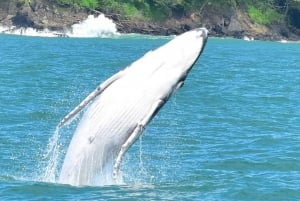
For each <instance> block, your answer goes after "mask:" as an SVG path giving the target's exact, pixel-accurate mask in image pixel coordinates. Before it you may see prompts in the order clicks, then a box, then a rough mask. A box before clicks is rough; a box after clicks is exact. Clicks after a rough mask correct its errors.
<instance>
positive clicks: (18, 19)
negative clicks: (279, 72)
mask: <svg viewBox="0 0 300 201" xmlns="http://www.w3.org/2000/svg"><path fill="white" fill-rule="evenodd" d="M58 2H59V1H58V0H48V1H46V0H12V1H6V0H0V25H2V26H5V27H9V28H15V27H32V28H35V29H49V30H53V31H60V32H62V33H63V32H64V30H66V29H68V28H69V27H70V26H71V25H72V24H75V23H78V22H80V21H82V20H84V19H86V18H87V16H88V15H90V14H94V15H98V14H99V13H104V14H105V15H106V16H107V17H108V18H111V19H112V20H113V21H114V22H115V24H116V25H117V29H118V31H119V32H121V33H142V34H153V35H172V34H180V33H182V32H184V31H187V30H190V29H193V28H195V27H200V26H204V27H206V28H207V29H208V30H209V32H210V35H211V36H218V37H235V38H243V37H249V38H254V39H260V40H282V39H285V40H300V3H299V2H298V1H293V2H291V3H290V4H282V8H281V10H278V9H277V10H276V12H275V11H274V12H273V10H270V9H269V8H267V7H261V8H257V7H254V6H253V5H249V4H247V5H246V4H245V3H242V2H243V1H229V3H228V2H227V3H222V4H221V3H215V2H217V1H203V3H202V4H199V5H198V7H195V8H190V9H186V8H185V7H184V5H186V4H180V3H178V4H172V6H173V7H171V8H169V7H167V8H165V9H164V10H162V9H161V10H159V9H160V8H159V7H158V8H157V11H155V12H156V13H153V12H154V10H155V8H152V10H151V9H149V10H150V11H149V12H152V13H151V16H150V15H149V14H148V15H146V14H144V13H145V12H144V13H142V12H140V11H139V10H138V9H137V11H135V10H134V9H131V12H130V13H129V14H128V13H126V10H125V11H124V10H122V8H121V6H119V7H112V6H108V5H107V4H105V5H104V4H103V5H101V4H100V2H101V1H98V3H99V4H97V5H90V6H87V5H81V4H75V3H73V4H71V3H67V1H65V2H64V3H62V2H63V1H61V2H60V3H58ZM73 2H74V1H73ZM139 2H144V4H145V1H139ZM181 2H184V1H181ZM199 2H200V1H199ZM224 2H225V1H224ZM232 2H234V4H233V3H232ZM126 5H127V4H126ZM145 5H146V4H145ZM156 6H157V5H156ZM251 6H252V7H251ZM258 6H261V5H258ZM287 6H289V7H287ZM133 8H134V6H133ZM251 9H252V10H251ZM268 9H269V10H268ZM141 10H142V8H141ZM159 12H161V13H159ZM259 12H261V13H259ZM263 12H270V13H271V14H270V17H269V18H270V19H267V20H269V21H263V20H264V19H266V17H261V16H259V14H261V15H262V14H264V13H263ZM272 12H273V13H272ZM153 16H154V17H153Z"/></svg>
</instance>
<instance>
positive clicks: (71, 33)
mask: <svg viewBox="0 0 300 201" xmlns="http://www.w3.org/2000/svg"><path fill="white" fill-rule="evenodd" d="M0 33H4V34H13V35H22V36H40V37H81V38H97V37H100V38H107V37H112V36H114V35H119V33H118V32H117V27H116V24H115V23H114V22H113V21H112V20H111V19H109V18H107V17H105V16H104V14H100V15H98V16H97V17H95V16H93V15H89V16H88V18H87V19H86V20H84V21H82V22H80V23H78V24H74V25H72V26H71V28H70V29H69V30H67V31H65V32H57V31H50V30H48V29H43V30H38V29H34V28H30V27H28V28H26V27H15V26H12V27H6V26H0Z"/></svg>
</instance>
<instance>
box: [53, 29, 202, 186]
mask: <svg viewBox="0 0 300 201" xmlns="http://www.w3.org/2000/svg"><path fill="white" fill-rule="evenodd" d="M207 35H208V31H207V30H206V29H205V28H197V29H193V30H191V31H188V32H185V33H183V34H181V35H179V36H176V37H175V38H174V39H172V40H171V41H169V42H168V43H166V44H165V45H163V46H161V47H159V48H157V49H156V50H153V51H149V52H148V53H146V54H145V55H144V56H143V57H141V58H140V59H138V60H137V61H135V62H133V63H132V64H131V65H129V66H128V67H126V68H125V69H123V70H121V71H119V72H118V73H116V74H114V75H113V76H111V77H110V78H108V79H107V80H106V81H104V82H103V83H102V84H100V85H99V86H98V87H97V88H96V89H95V90H94V91H93V92H92V93H91V94H90V95H88V96H87V97H86V98H85V99H84V100H83V101H82V102H81V103H80V104H79V105H78V106H77V107H75V108H74V109H73V110H72V111H71V112H70V113H69V114H67V115H66V116H65V117H64V118H63V119H62V121H61V122H60V123H59V124H58V127H59V128H60V127H62V126H64V125H65V124H67V123H68V122H69V121H70V119H72V118H73V117H74V116H75V115H76V114H77V113H78V112H80V111H81V110H82V109H83V108H85V107H86V108H87V109H86V111H85V112H84V114H83V116H82V118H81V120H80V121H79V123H78V126H77V128H76V130H75V132H74V135H73V137H72V139H71V142H70V145H69V147H68V150H67V153H66V156H65V159H64V162H63V165H62V169H61V172H60V175H59V183H63V184H70V185H75V186H81V185H101V184H105V182H106V183H108V184H117V183H118V181H119V177H120V175H119V169H120V164H121V161H122V158H123V156H124V154H125V153H126V151H127V150H128V149H129V148H130V146H131V145H132V144H133V143H134V142H135V141H136V140H137V139H138V138H139V136H140V135H141V133H142V132H143V130H144V129H145V127H146V125H147V124H148V123H149V122H150V121H151V119H152V118H153V117H154V116H155V114H156V113H157V112H158V111H159V109H160V108H161V107H162V106H163V105H164V104H165V103H166V102H167V100H168V99H169V97H170V96H171V95H172V94H173V93H174V91H176V90H177V89H178V88H180V87H181V86H182V85H183V82H184V80H185V78H186V77H187V74H188V72H189V71H190V70H191V68H192V66H193V65H194V64H195V62H196V61H197V59H198V58H199V56H200V54H201V53H202V51H203V49H204V47H205V44H206V41H207Z"/></svg>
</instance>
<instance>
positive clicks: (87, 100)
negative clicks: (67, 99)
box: [57, 70, 124, 128]
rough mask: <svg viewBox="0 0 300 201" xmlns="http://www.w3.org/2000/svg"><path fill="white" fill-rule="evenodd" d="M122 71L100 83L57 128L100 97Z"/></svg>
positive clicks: (121, 74) (120, 75)
mask: <svg viewBox="0 0 300 201" xmlns="http://www.w3.org/2000/svg"><path fill="white" fill-rule="evenodd" d="M123 74H124V70H122V71H120V72H118V73H116V74H114V75H113V76H111V77H110V78H108V79H107V80H106V81H104V82H103V83H101V84H100V85H99V86H98V87H97V88H96V89H95V90H94V91H93V92H92V93H90V94H89V95H88V96H87V97H86V98H85V99H84V100H83V101H82V102H81V103H80V104H79V105H78V106H77V107H75V108H74V109H73V110H72V111H71V112H69V114H67V115H66V116H65V117H64V118H63V119H62V120H61V121H60V122H59V124H58V126H57V127H58V128H60V127H62V126H63V125H65V124H66V123H67V122H68V121H69V120H70V119H72V118H73V117H74V116H75V115H76V114H77V113H78V112H80V111H81V110H82V109H83V108H84V107H85V106H86V105H87V104H89V103H90V102H91V101H92V100H93V99H94V98H96V97H97V96H98V95H100V94H101V93H102V92H103V91H104V90H105V89H106V88H107V87H109V86H110V85H111V84H112V83H114V82H115V81H116V80H118V79H119V78H120V77H122V76H123Z"/></svg>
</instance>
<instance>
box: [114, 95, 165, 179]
mask: <svg viewBox="0 0 300 201" xmlns="http://www.w3.org/2000/svg"><path fill="white" fill-rule="evenodd" d="M164 103H165V101H164V100H158V101H157V102H155V104H153V106H152V107H151V110H150V111H149V113H148V114H147V115H146V116H145V117H144V118H143V119H142V120H141V121H140V122H138V123H137V126H136V127H135V129H134V131H133V132H132V134H130V136H129V138H128V139H127V140H126V142H125V143H124V144H123V145H122V146H121V150H120V152H119V154H118V156H117V158H116V161H115V164H114V167H113V178H114V179H115V180H117V179H118V176H119V169H120V165H121V161H122V158H123V156H124V154H125V153H126V151H127V150H128V149H129V147H130V146H131V145H132V144H133V143H134V142H135V141H136V140H137V139H138V137H139V136H140V135H141V133H142V132H143V130H144V128H145V126H146V125H147V124H148V123H149V122H150V120H151V119H152V118H153V116H154V115H155V114H156V113H157V111H158V110H159V108H161V106H162V105H163V104H164Z"/></svg>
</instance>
